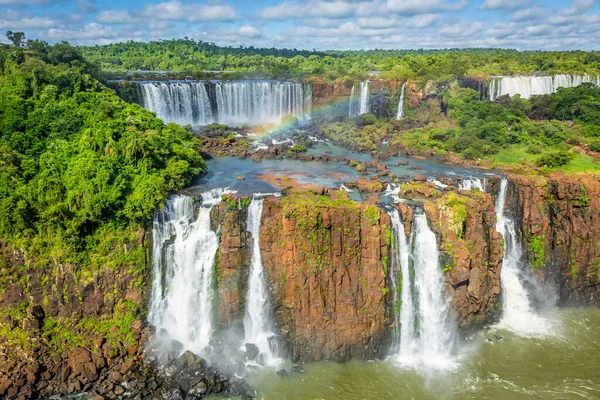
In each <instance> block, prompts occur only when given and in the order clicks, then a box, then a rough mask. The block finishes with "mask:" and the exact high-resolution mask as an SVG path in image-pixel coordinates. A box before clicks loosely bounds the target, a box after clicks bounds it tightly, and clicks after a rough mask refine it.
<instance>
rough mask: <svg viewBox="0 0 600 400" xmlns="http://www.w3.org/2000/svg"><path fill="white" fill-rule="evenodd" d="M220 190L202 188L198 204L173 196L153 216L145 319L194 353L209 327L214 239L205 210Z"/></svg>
mask: <svg viewBox="0 0 600 400" xmlns="http://www.w3.org/2000/svg"><path fill="white" fill-rule="evenodd" d="M222 193H223V190H213V191H210V192H206V193H204V194H202V198H203V201H202V205H201V206H199V207H195V206H194V201H193V199H192V198H191V197H188V196H173V197H171V198H169V199H168V200H167V203H166V205H165V207H164V208H163V209H162V210H161V211H158V212H157V213H156V214H155V216H154V222H153V228H152V240H153V253H152V256H153V271H152V289H151V299H150V306H149V312H148V321H149V322H150V323H151V324H152V325H154V326H155V327H156V330H157V331H160V330H161V329H165V330H166V331H168V332H169V335H170V337H171V338H173V339H175V340H178V341H179V342H181V343H182V344H183V348H184V349H185V350H191V351H193V352H195V353H199V352H200V351H201V350H202V349H203V348H204V347H206V346H207V345H208V342H209V340H210V338H211V335H212V330H213V325H212V323H213V297H214V293H213V291H214V289H213V284H214V261H215V254H216V252H217V248H218V246H219V240H218V237H217V234H216V233H215V232H214V231H213V230H212V229H211V226H210V211H211V209H212V207H213V205H215V204H218V203H219V202H220V200H221V194H222ZM195 211H197V217H194V214H195Z"/></svg>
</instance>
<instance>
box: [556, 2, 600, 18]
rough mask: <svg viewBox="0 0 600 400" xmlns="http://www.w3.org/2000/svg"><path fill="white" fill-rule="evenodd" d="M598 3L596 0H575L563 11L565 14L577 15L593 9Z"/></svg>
mask: <svg viewBox="0 0 600 400" xmlns="http://www.w3.org/2000/svg"><path fill="white" fill-rule="evenodd" d="M595 5H596V0H573V3H571V6H570V7H569V8H567V9H566V10H564V11H563V14H564V15H577V14H581V13H584V12H586V11H589V10H591V9H592V8H593V7H594V6H595Z"/></svg>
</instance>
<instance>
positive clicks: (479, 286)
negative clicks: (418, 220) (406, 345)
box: [399, 185, 504, 331]
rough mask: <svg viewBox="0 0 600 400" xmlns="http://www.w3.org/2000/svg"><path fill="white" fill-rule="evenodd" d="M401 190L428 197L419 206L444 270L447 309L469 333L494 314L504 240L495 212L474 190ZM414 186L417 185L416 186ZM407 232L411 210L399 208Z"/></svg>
mask: <svg viewBox="0 0 600 400" xmlns="http://www.w3.org/2000/svg"><path fill="white" fill-rule="evenodd" d="M421 186H423V187H422V188H421V189H422V190H420V191H419V190H415V188H414V187H410V186H407V187H406V188H405V193H404V197H411V198H421V197H422V196H424V195H423V194H422V193H421V192H425V193H426V194H427V195H428V197H429V200H427V201H425V202H424V203H423V205H422V207H423V209H424V210H425V213H426V215H427V218H428V221H429V224H430V227H431V228H432V230H433V231H434V232H435V233H436V236H437V241H438V248H439V250H440V254H441V260H440V267H441V268H443V269H444V272H445V273H444V276H445V283H446V290H447V292H448V294H449V295H450V296H451V299H452V300H451V310H452V314H453V316H454V317H455V319H456V321H457V323H458V326H459V328H460V329H461V330H462V331H469V330H472V329H475V328H478V327H481V326H483V325H484V324H487V323H490V322H492V321H493V320H494V319H495V318H496V317H497V314H498V313H497V304H498V300H499V294H500V272H501V269H502V259H503V253H504V248H503V241H502V237H501V235H500V234H499V233H498V232H496V214H495V211H494V204H493V201H492V197H491V195H489V194H487V193H481V192H475V191H462V192H460V194H457V193H455V192H447V193H445V194H444V195H442V194H441V193H439V192H438V194H437V196H436V195H434V194H435V193H432V191H431V190H430V191H426V190H425V185H421ZM418 188H419V187H417V188H416V189H418ZM399 210H400V211H401V213H402V215H403V221H404V223H405V228H406V230H407V233H408V232H409V230H410V223H411V221H412V210H411V208H409V207H407V206H404V205H403V206H401V207H399Z"/></svg>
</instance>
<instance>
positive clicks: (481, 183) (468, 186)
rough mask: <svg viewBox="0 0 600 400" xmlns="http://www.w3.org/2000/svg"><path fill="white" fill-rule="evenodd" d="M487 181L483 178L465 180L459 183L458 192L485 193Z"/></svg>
mask: <svg viewBox="0 0 600 400" xmlns="http://www.w3.org/2000/svg"><path fill="white" fill-rule="evenodd" d="M485 186H486V179H485V178H484V179H481V178H465V179H463V180H462V182H459V183H458V190H476V189H477V190H479V191H480V192H485Z"/></svg>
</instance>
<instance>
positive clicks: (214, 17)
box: [142, 0, 239, 22]
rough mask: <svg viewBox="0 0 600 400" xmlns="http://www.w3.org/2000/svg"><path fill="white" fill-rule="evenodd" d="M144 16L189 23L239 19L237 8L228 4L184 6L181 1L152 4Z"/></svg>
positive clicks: (190, 4)
mask: <svg viewBox="0 0 600 400" xmlns="http://www.w3.org/2000/svg"><path fill="white" fill-rule="evenodd" d="M142 15H143V16H145V17H147V18H156V19H163V20H170V21H188V22H199V21H215V22H228V21H235V20H237V19H239V16H238V13H237V11H236V10H235V8H233V7H232V6H230V5H227V4H200V3H189V4H183V3H181V2H180V1H179V0H171V1H167V2H163V3H158V4H150V5H148V6H146V8H145V9H144V10H143V12H142Z"/></svg>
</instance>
